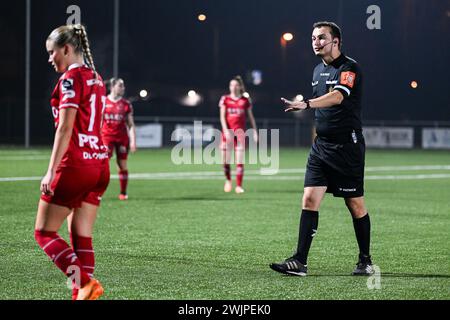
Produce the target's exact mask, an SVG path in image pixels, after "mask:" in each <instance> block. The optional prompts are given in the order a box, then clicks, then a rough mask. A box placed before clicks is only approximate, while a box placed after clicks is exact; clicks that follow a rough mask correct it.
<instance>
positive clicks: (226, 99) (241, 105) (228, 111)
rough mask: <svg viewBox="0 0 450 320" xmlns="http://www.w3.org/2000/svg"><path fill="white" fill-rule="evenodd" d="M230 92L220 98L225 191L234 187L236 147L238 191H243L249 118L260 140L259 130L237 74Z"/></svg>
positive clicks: (255, 138) (254, 134) (254, 136)
mask: <svg viewBox="0 0 450 320" xmlns="http://www.w3.org/2000/svg"><path fill="white" fill-rule="evenodd" d="M229 90H230V94H229V95H224V96H222V98H221V99H220V102H219V107H220V123H221V125H222V155H223V168H224V173H225V177H226V180H225V186H224V191H225V192H230V191H231V190H232V189H233V185H232V182H231V168H230V162H231V150H232V148H233V147H234V154H235V159H236V188H235V192H236V193H243V192H244V189H243V188H242V180H243V178H244V158H245V126H246V121H247V115H248V119H249V121H250V124H251V126H252V128H253V129H254V131H253V139H254V140H255V143H257V142H258V131H257V128H256V121H255V117H254V116H253V112H252V102H251V100H250V98H248V97H245V96H244V93H245V86H244V82H243V81H242V78H241V77H240V76H236V77H234V78H233V79H231V81H230V86H229Z"/></svg>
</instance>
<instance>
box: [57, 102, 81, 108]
mask: <svg viewBox="0 0 450 320" xmlns="http://www.w3.org/2000/svg"><path fill="white" fill-rule="evenodd" d="M59 108H60V109H64V108H75V109H78V105H77V104H75V103H64V104H61V105H60V106H59Z"/></svg>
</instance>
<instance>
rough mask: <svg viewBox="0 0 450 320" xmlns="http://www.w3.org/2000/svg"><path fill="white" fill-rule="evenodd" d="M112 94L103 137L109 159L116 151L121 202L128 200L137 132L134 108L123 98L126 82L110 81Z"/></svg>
mask: <svg viewBox="0 0 450 320" xmlns="http://www.w3.org/2000/svg"><path fill="white" fill-rule="evenodd" d="M110 90H111V92H110V94H109V95H108V97H107V99H106V108H105V112H104V115H103V128H102V135H103V141H104V142H105V144H106V145H107V146H108V149H109V157H110V158H111V157H112V154H113V150H116V158H117V166H118V171H119V182H120V194H119V199H120V200H127V199H128V194H127V186H128V166H127V159H128V152H129V151H131V152H135V151H136V130H135V125H134V120H133V107H132V105H131V103H130V102H129V101H128V100H126V99H124V98H123V95H124V93H125V84H124V81H123V80H122V79H120V78H112V79H111V80H110Z"/></svg>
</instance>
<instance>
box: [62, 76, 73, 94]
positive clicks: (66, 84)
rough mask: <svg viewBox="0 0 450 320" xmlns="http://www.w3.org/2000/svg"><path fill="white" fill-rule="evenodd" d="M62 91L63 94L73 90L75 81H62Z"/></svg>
mask: <svg viewBox="0 0 450 320" xmlns="http://www.w3.org/2000/svg"><path fill="white" fill-rule="evenodd" d="M61 90H62V92H63V93H66V92H67V91H69V90H73V79H63V80H62V81H61Z"/></svg>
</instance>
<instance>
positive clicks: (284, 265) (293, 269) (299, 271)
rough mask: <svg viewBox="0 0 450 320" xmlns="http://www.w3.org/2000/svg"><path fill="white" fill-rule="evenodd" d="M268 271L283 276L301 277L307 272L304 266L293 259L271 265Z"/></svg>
mask: <svg viewBox="0 0 450 320" xmlns="http://www.w3.org/2000/svg"><path fill="white" fill-rule="evenodd" d="M270 269H272V270H274V271H276V272H280V273H284V274H290V275H293V276H303V277H304V276H306V273H307V271H308V268H307V267H306V265H303V264H301V263H300V261H298V260H297V259H295V258H294V257H291V258H289V259H286V260H284V261H283V262H281V263H271V264H270Z"/></svg>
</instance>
